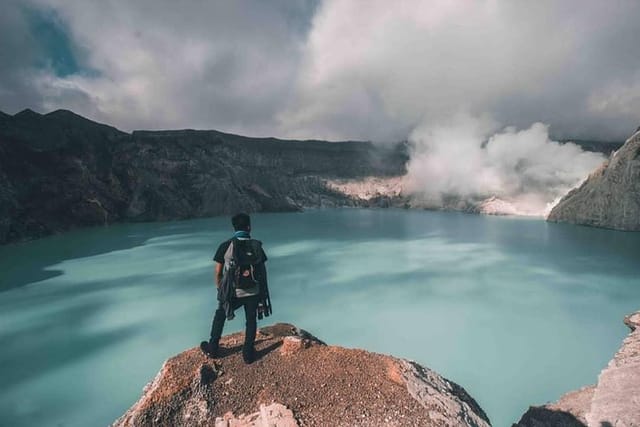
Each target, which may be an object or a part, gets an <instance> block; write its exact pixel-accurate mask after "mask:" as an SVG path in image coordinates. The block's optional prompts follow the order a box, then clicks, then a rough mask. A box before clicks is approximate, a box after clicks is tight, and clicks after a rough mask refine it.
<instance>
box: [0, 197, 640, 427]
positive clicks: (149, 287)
mask: <svg viewBox="0 0 640 427" xmlns="http://www.w3.org/2000/svg"><path fill="white" fill-rule="evenodd" d="M228 222H229V221H228V219H227V218H213V219H200V220H192V221H183V222H170V223H153V224H134V225H117V226H112V227H109V228H96V229H88V230H79V231H74V232H70V233H67V234H64V235H60V236H53V237H49V238H45V239H41V240H37V241H33V242H29V243H25V244H18V245H9V246H4V247H0V271H1V275H0V343H1V344H0V348H1V349H2V351H1V353H0V378H1V379H2V380H1V381H2V387H1V388H0V425H2V426H14V427H19V426H34V425H47V426H82V427H85V426H100V425H107V424H109V423H110V422H112V421H113V420H114V419H115V418H117V417H118V416H119V415H121V414H122V413H123V412H124V411H125V410H126V409H127V408H128V407H129V406H130V405H131V404H133V403H134V401H135V400H137V399H138V397H139V396H140V394H141V390H142V387H143V386H144V385H145V384H146V383H147V382H148V381H149V380H150V379H152V377H153V376H154V375H155V374H156V372H157V371H158V369H159V368H160V366H161V364H162V362H163V361H164V360H165V359H167V358H168V357H170V356H172V355H174V354H176V353H178V352H180V351H182V350H184V349H186V348H189V347H193V346H195V345H197V344H198V343H199V342H200V340H202V339H205V338H207V336H208V332H209V326H210V322H211V316H212V313H213V310H214V308H215V292H214V287H213V283H212V276H213V273H212V271H213V270H212V261H211V257H212V256H213V253H214V251H215V248H216V246H217V243H218V242H219V241H221V240H224V239H226V238H228V237H229V235H230V234H231V233H230V225H229V224H228ZM253 225H254V227H253V228H254V237H256V238H258V239H261V240H263V242H264V246H265V250H266V251H267V254H268V256H269V262H268V267H269V273H270V288H271V293H272V301H273V306H274V315H273V316H272V317H271V318H268V319H267V321H261V324H263V325H266V324H269V323H272V322H275V321H284V322H290V323H294V324H296V325H298V326H300V327H302V328H304V329H307V330H309V331H311V332H312V333H313V334H315V335H317V336H318V337H320V338H321V339H323V340H325V341H327V342H328V343H330V344H336V345H341V346H346V347H359V348H365V349H368V350H371V351H376V352H381V353H390V354H393V355H395V356H399V357H405V358H409V359H413V360H416V361H418V362H419V363H421V364H423V365H426V366H428V367H431V368H433V369H435V370H436V371H438V372H439V373H441V374H442V375H444V376H446V377H447V378H449V379H451V380H453V381H455V382H458V383H459V384H461V385H462V386H463V387H465V388H466V389H467V391H469V392H470V393H471V395H472V396H474V397H475V399H476V400H477V401H478V402H479V403H480V405H481V406H482V407H483V408H484V410H485V411H486V412H487V413H488V415H489V417H490V418H491V420H492V422H493V425H494V426H508V425H510V424H511V423H512V422H514V421H516V420H517V419H518V418H519V417H520V415H521V414H522V413H523V412H524V411H525V410H526V409H527V407H528V406H529V405H533V404H542V403H545V402H547V401H550V400H555V399H557V398H558V397H559V396H560V395H561V394H563V393H565V392H567V391H570V390H573V389H576V388H578V387H581V386H584V385H587V384H590V383H594V382H595V381H596V378H597V375H598V373H599V372H600V370H601V369H602V368H603V367H604V366H605V365H606V363H607V362H608V360H609V359H610V358H611V356H612V355H613V353H614V352H615V351H616V350H617V349H618V347H619V346H620V343H621V341H622V339H623V337H624V336H625V335H626V334H627V328H626V327H625V326H624V325H623V324H622V318H623V316H624V315H625V314H628V313H630V312H632V311H635V310H637V309H639V308H640V279H639V278H640V263H639V262H638V254H640V233H621V232H615V231H608V230H601V229H593V228H586V227H577V226H570V225H559V224H548V223H546V222H544V221H542V220H536V219H522V218H507V217H486V216H474V215H465V214H459V213H443V212H427V211H405V210H366V209H341V210H319V211H309V212H305V213H291V214H261V215H254V216H253ZM242 317H243V316H239V317H237V318H236V320H234V321H232V322H228V323H227V325H226V329H225V332H233V331H237V330H240V329H241V328H242V327H243V320H242Z"/></svg>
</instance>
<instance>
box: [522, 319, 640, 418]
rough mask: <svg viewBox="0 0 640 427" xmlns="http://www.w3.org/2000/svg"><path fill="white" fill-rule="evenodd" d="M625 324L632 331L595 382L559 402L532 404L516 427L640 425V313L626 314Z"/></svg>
mask: <svg viewBox="0 0 640 427" xmlns="http://www.w3.org/2000/svg"><path fill="white" fill-rule="evenodd" d="M624 323H625V324H626V325H627V326H628V327H629V328H630V329H631V333H630V334H629V335H628V336H627V337H626V338H625V340H624V341H623V343H622V347H621V348H620V350H618V352H617V353H616V354H615V356H614V357H613V359H611V361H610V362H609V364H608V365H607V367H606V368H605V369H603V370H602V372H600V376H599V377H598V383H597V384H596V385H593V386H589V387H585V388H582V389H580V390H577V391H573V392H570V393H567V394H565V395H564V396H562V397H561V398H560V400H558V402H556V403H552V404H548V405H544V406H532V407H530V408H529V410H528V411H527V412H526V413H525V414H524V415H523V416H522V418H521V419H520V421H519V422H518V423H517V424H514V427H585V426H588V427H637V426H640V312H637V313H634V314H632V315H629V316H627V317H625V319H624Z"/></svg>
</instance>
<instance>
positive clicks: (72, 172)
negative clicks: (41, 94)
mask: <svg viewBox="0 0 640 427" xmlns="http://www.w3.org/2000/svg"><path fill="white" fill-rule="evenodd" d="M406 160H407V154H406V148H405V147H404V145H402V144H399V145H393V146H387V147H378V146H376V145H374V144H371V143H367V142H338V143H330V142H324V141H284V140H278V139H274V138H247V137H242V136H237V135H231V134H225V133H222V132H217V131H193V130H183V131H154V132H151V131H136V132H133V133H132V134H127V133H124V132H121V131H119V130H117V129H115V128H113V127H110V126H106V125H102V124H99V123H96V122H92V121H91V120H87V119H85V118H83V117H81V116H78V115H76V114H74V113H72V112H70V111H64V110H59V111H55V112H53V113H49V114H46V115H41V114H38V113H35V112H33V111H31V110H25V111H23V112H20V113H18V114H16V115H14V116H9V115H7V114H2V115H0V243H6V242H10V241H15V240H21V239H25V238H30V237H39V236H43V235H46V234H50V233H52V232H56V231H62V230H66V229H69V228H72V227H76V226H84V225H98V224H108V223H113V222H118V221H155V220H168V219H183V218H193V217H202V216H212V215H221V214H229V213H232V212H237V211H240V210H243V211H248V212H258V211H272V212H273V211H291V210H299V209H301V208H302V207H305V206H309V207H311V206H314V207H316V206H363V205H364V206H366V205H370V204H377V203H382V202H385V200H382V201H381V200H378V199H375V198H370V199H364V200H363V199H359V198H354V197H350V196H349V195H347V194H343V193H341V192H339V191H337V190H336V189H334V188H332V187H330V186H329V185H328V184H327V181H328V180H332V179H343V180H344V179H346V180H349V179H351V180H359V179H364V178H366V177H369V176H376V177H394V176H401V175H403V174H404V173H405V163H406Z"/></svg>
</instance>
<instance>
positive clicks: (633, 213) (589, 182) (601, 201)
mask: <svg viewBox="0 0 640 427" xmlns="http://www.w3.org/2000/svg"><path fill="white" fill-rule="evenodd" d="M547 219H548V220H549V221H553V222H569V223H574V224H582V225H590V226H595V227H605V228H613V229H617V230H628V231H640V132H636V133H635V134H634V135H633V136H632V137H631V138H629V139H628V140H627V141H626V142H625V144H624V145H623V146H622V148H620V149H619V150H618V151H616V152H614V153H613V154H612V155H611V157H610V158H609V160H607V161H606V162H605V163H603V164H602V166H600V167H599V168H598V169H597V170H595V171H594V172H593V173H591V175H589V177H588V178H587V179H586V181H584V182H583V183H582V185H581V186H580V187H578V188H576V189H574V190H571V191H570V192H569V193H568V194H567V195H566V196H564V197H563V198H562V199H561V200H560V202H559V203H558V204H557V205H556V206H555V207H554V208H553V209H552V210H551V213H550V214H549V216H548V218H547Z"/></svg>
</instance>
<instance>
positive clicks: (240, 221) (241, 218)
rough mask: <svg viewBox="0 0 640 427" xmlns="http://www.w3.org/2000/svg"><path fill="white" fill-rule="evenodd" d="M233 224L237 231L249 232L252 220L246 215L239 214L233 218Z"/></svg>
mask: <svg viewBox="0 0 640 427" xmlns="http://www.w3.org/2000/svg"><path fill="white" fill-rule="evenodd" d="M231 224H233V229H234V230H236V231H249V228H250V227H251V218H250V217H249V215H247V214H246V213H237V214H235V215H234V216H232V217H231Z"/></svg>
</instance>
